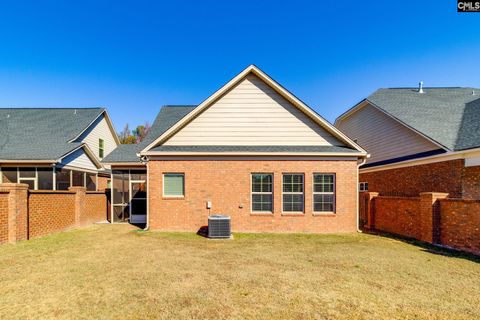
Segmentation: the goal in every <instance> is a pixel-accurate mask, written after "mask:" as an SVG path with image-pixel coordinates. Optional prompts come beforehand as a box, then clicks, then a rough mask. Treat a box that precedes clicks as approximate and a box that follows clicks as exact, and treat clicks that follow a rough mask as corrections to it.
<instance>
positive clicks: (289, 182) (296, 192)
mask: <svg viewBox="0 0 480 320" xmlns="http://www.w3.org/2000/svg"><path fill="white" fill-rule="evenodd" d="M303 189H304V188H303V174H284V175H283V188H282V190H283V194H282V197H283V211H284V212H303V210H304V197H303Z"/></svg>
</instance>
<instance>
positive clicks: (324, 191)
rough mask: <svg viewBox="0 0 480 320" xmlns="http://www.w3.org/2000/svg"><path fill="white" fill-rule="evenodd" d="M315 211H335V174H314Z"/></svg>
mask: <svg viewBox="0 0 480 320" xmlns="http://www.w3.org/2000/svg"><path fill="white" fill-rule="evenodd" d="M313 211H314V212H335V175H334V174H332V173H318V174H314V175H313Z"/></svg>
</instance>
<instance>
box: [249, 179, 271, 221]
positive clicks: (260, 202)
mask: <svg viewBox="0 0 480 320" xmlns="http://www.w3.org/2000/svg"><path fill="white" fill-rule="evenodd" d="M252 212H273V175H272V174H268V173H253V174H252Z"/></svg>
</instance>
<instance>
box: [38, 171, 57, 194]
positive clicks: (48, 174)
mask: <svg viewBox="0 0 480 320" xmlns="http://www.w3.org/2000/svg"><path fill="white" fill-rule="evenodd" d="M37 177H38V190H53V168H37Z"/></svg>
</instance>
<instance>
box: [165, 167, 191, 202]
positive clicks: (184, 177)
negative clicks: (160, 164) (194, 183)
mask: <svg viewBox="0 0 480 320" xmlns="http://www.w3.org/2000/svg"><path fill="white" fill-rule="evenodd" d="M166 175H182V176H183V195H181V196H169V195H165V176H166ZM185 184H186V175H185V173H184V172H164V173H162V197H163V198H167V199H168V198H176V199H182V198H185V189H186V188H185Z"/></svg>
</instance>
